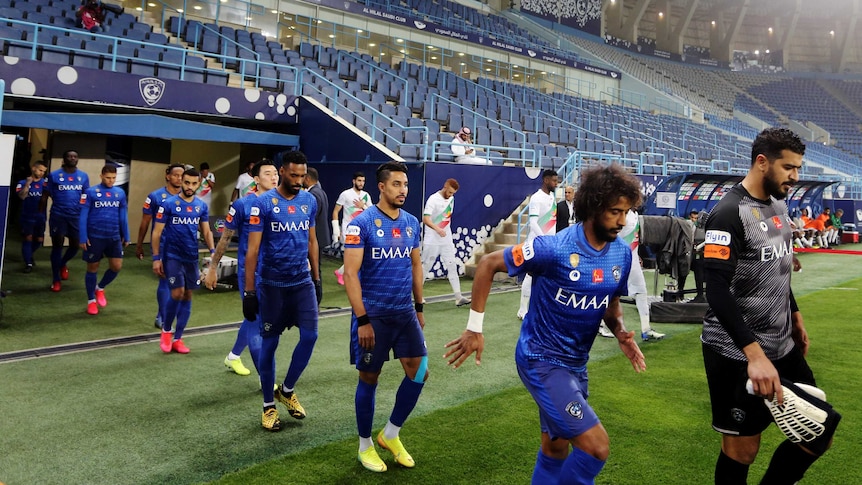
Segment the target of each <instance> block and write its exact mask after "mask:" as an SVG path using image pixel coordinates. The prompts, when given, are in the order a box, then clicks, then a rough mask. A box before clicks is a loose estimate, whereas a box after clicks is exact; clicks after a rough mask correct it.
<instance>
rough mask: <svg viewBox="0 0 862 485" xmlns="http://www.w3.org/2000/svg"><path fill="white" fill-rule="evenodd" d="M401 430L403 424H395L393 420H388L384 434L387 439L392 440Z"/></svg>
mask: <svg viewBox="0 0 862 485" xmlns="http://www.w3.org/2000/svg"><path fill="white" fill-rule="evenodd" d="M400 431H401V426H395V425H394V424H392V421H387V422H386V426H385V427H384V428H383V436H385V437H386V439H387V440H391V439H392V438H396V437H398V433H399V432H400Z"/></svg>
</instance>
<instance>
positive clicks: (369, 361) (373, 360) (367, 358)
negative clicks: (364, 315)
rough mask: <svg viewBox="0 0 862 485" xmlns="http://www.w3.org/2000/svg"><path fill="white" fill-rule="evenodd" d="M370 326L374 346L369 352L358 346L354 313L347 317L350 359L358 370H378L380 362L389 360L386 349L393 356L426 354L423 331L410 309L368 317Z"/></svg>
mask: <svg viewBox="0 0 862 485" xmlns="http://www.w3.org/2000/svg"><path fill="white" fill-rule="evenodd" d="M371 327H372V328H373V329H374V349H373V350H372V351H371V352H369V351H367V350H365V349H363V348H362V347H360V346H359V333H358V331H357V326H356V315H353V316H352V317H351V318H350V363H352V364H354V365H356V369H357V370H359V371H363V372H379V371H380V370H381V369H383V363H384V362H386V361H387V360H389V351H390V350H392V354H393V357H394V358H396V359H401V358H410V357H424V356H426V355H428V349H427V348H426V347H425V334H423V333H422V327H421V326H420V325H419V319H418V318H416V312H415V311H414V310H413V309H410V310H408V311H404V312H402V313H397V314H395V315H386V316H382V317H372V318H371Z"/></svg>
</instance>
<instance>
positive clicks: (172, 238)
mask: <svg viewBox="0 0 862 485" xmlns="http://www.w3.org/2000/svg"><path fill="white" fill-rule="evenodd" d="M156 222H157V223H162V224H164V225H165V227H164V229H163V231H162V239H161V241H160V249H159V251H160V252H161V254H162V258H163V259H172V260H174V261H179V262H182V263H197V262H198V229H199V227H200V224H201V223H202V222H209V212H208V211H207V205H206V203H204V202H203V201H202V200H200V199H198V198H197V197H195V198H194V199H192V201H191V202H186V201H185V200H184V199H183V198H182V197H181V196H180V195H179V194H178V195H174V196H172V197H168V198H167V199H166V200H165V202H164V203H163V204H162V205H161V206H160V207H159V209H158V211H157V212H156Z"/></svg>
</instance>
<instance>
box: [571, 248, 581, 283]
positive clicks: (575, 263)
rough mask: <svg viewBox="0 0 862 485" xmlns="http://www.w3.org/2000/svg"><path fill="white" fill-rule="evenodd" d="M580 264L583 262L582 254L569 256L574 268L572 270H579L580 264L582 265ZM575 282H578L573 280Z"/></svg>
mask: <svg viewBox="0 0 862 485" xmlns="http://www.w3.org/2000/svg"><path fill="white" fill-rule="evenodd" d="M580 262H581V255H580V254H575V253H572V254H570V255H569V264H570V265H571V266H572V268H577V267H578V264H580ZM573 281H577V280H573Z"/></svg>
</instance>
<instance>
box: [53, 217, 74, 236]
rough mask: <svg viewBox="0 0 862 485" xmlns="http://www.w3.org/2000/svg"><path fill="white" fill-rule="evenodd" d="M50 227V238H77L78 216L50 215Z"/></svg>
mask: <svg viewBox="0 0 862 485" xmlns="http://www.w3.org/2000/svg"><path fill="white" fill-rule="evenodd" d="M50 225H51V237H60V236H62V237H71V238H77V237H78V234H79V231H78V216H55V215H53V214H52V215H51V224H50Z"/></svg>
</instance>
